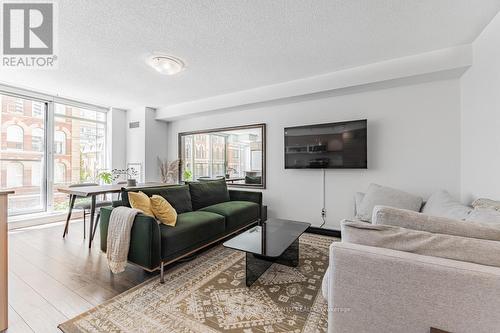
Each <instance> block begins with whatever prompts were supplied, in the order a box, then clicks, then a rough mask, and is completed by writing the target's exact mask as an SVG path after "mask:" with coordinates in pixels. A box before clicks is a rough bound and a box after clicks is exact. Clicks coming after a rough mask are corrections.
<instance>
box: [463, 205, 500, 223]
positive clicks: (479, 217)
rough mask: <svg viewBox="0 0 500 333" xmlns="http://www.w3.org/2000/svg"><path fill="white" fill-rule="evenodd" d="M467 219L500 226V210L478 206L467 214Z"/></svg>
mask: <svg viewBox="0 0 500 333" xmlns="http://www.w3.org/2000/svg"><path fill="white" fill-rule="evenodd" d="M466 221H471V222H480V223H483V224H489V225H492V226H496V227H499V226H500V212H499V211H497V210H495V209H492V208H476V209H474V210H472V212H471V213H470V214H469V216H467V219H466Z"/></svg>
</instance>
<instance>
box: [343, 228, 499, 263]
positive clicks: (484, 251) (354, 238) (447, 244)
mask: <svg viewBox="0 0 500 333" xmlns="http://www.w3.org/2000/svg"><path fill="white" fill-rule="evenodd" d="M341 232H342V242H344V243H352V244H359V245H367V246H374V247H380V248H386V249H392V250H397V251H404V252H410V253H416V254H421V255H425V256H431V257H440V258H447V259H452V260H460V261H467V262H472V263H476V264H481V265H488V266H495V267H500V256H499V255H498V253H500V242H498V241H492V240H484V239H477V238H467V237H460V236H452V235H444V234H434V233H430V232H425V231H416V230H410V229H405V228H400V227H394V226H389V225H375V224H368V223H363V222H352V221H347V220H344V221H342V222H341Z"/></svg>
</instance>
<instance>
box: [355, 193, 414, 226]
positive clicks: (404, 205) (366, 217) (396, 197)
mask: <svg viewBox="0 0 500 333" xmlns="http://www.w3.org/2000/svg"><path fill="white" fill-rule="evenodd" d="M375 206H389V207H394V208H401V209H408V210H413V211H417V212H418V211H420V208H421V207H422V198H421V197H419V196H416V195H413V194H409V193H406V192H403V191H400V190H396V189H393V188H390V187H386V186H380V185H377V184H370V186H368V191H366V194H365V197H364V198H363V200H362V201H361V204H360V205H359V207H357V213H356V218H357V219H359V220H361V221H365V222H371V219H372V213H373V208H375Z"/></svg>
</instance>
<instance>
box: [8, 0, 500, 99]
mask: <svg viewBox="0 0 500 333" xmlns="http://www.w3.org/2000/svg"><path fill="white" fill-rule="evenodd" d="M499 9H500V0H480V1H478V0H376V1H375V0H273V1H270V0H238V1H229V0H227V1H223V0H191V1H179V0H168V1H166V0H161V1H160V0H158V1H156V0H148V1H137V0H86V1H83V0H79V1H75V0H60V1H59V69H57V70H45V71H34V70H6V69H0V81H2V82H5V83H10V84H14V85H18V86H23V87H29V88H32V89H37V90H41V91H44V92H49V93H54V94H59V95H61V96H63V97H71V98H75V99H79V100H83V101H87V102H93V103H98V104H102V105H106V106H115V107H123V108H131V107H139V106H142V107H143V106H153V107H159V106H168V105H173V104H177V103H180V102H187V101H192V100H196V99H200V98H206V97H210V96H215V95H220V94H227V93H231V92H235V91H240V90H244V89H250V88H255V87H259V86H263V85H270V84H275V83H280V82H285V81H289V80H294V79H300V78H304V77H309V76H313V75H318V74H324V73H329V72H333V71H337V70H340V69H344V68H349V67H354V66H359V65H364V64H368V63H373V62H377V61H383V60H387V59H392V58H397V57H402V56H407V55H412V54H418V53H423V52H427V51H431V50H436V49H442V48H447V47H451V46H456V45H461V44H466V43H470V42H472V41H473V40H474V39H475V38H476V37H477V36H478V34H479V33H480V32H481V31H482V29H483V28H484V27H485V26H486V24H487V23H488V22H489V21H490V20H491V19H492V18H493V16H494V15H495V14H496V13H497V12H498V11H499ZM154 51H161V52H166V53H170V54H172V55H174V56H177V57H180V58H181V59H183V60H184V61H185V62H186V63H187V69H186V70H185V71H184V72H182V73H181V74H179V75H176V76H162V75H159V74H158V73H156V72H155V71H154V70H153V69H151V68H149V67H147V66H146V64H145V62H144V59H145V57H146V56H147V55H148V54H149V53H151V52H154Z"/></svg>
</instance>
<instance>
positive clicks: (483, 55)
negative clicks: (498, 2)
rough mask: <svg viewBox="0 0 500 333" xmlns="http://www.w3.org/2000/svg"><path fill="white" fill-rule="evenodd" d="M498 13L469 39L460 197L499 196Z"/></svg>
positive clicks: (499, 53) (499, 57) (464, 90)
mask: <svg viewBox="0 0 500 333" xmlns="http://www.w3.org/2000/svg"><path fill="white" fill-rule="evenodd" d="M499 41H500V14H499V15H497V16H496V17H495V18H494V19H493V20H492V22H491V23H490V24H489V25H488V26H487V27H486V28H485V30H484V31H483V32H482V33H481V35H480V36H479V37H478V38H477V39H476V40H475V41H474V43H473V65H472V67H471V68H470V69H469V70H468V71H467V72H466V73H465V74H464V75H463V76H462V80H461V86H462V87H461V88H462V199H463V200H465V201H469V200H471V199H474V198H477V197H491V198H493V199H497V200H499V199H500V42H499Z"/></svg>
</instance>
